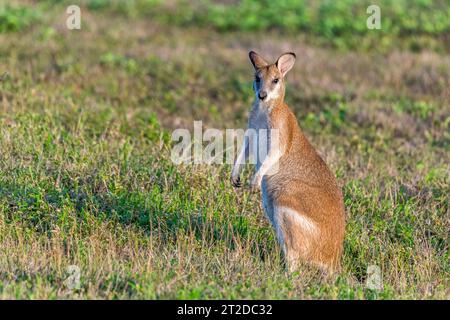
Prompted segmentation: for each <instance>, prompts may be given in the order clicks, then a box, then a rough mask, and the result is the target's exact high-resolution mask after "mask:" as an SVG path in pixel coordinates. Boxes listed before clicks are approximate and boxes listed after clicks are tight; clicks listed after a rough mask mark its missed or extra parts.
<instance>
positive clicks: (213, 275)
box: [0, 1, 450, 299]
mask: <svg viewBox="0 0 450 320" xmlns="http://www.w3.org/2000/svg"><path fill="white" fill-rule="evenodd" d="M52 3H56V2H55V1H53V2H52V1H48V2H45V3H43V4H40V5H38V6H37V7H36V8H31V7H28V6H27V4H26V3H25V2H19V3H17V4H15V5H14V6H11V8H13V7H14V8H22V9H20V10H24V11H25V12H34V11H36V12H41V13H42V14H40V15H39V18H38V20H36V21H34V22H32V23H31V22H30V24H28V23H26V24H24V27H20V28H13V29H11V28H9V29H8V30H6V29H2V28H4V26H5V24H3V22H2V23H0V30H2V32H3V31H5V33H3V34H2V35H1V37H0V74H3V73H4V72H7V75H6V76H4V77H3V79H2V81H1V82H0V151H1V154H0V248H2V249H1V250H0V298H17V299H22V298H26V299H29V298H31V299H42V298H44V299H47V298H50V299H57V298H82V299H92V298H101V299H111V298H116V299H120V298H132V299H144V298H146V299H161V298H180V299H181V298H184V299H198V298H211V299H215V298H226V299H228V298H236V299H242V298H250V299H257V298H269V299H281V298H288V299H311V298H319V299H325V298H326V299H407V298H412V299H439V298H448V286H449V271H450V270H449V264H448V259H449V256H448V253H449V250H448V249H449V243H448V239H449V238H448V231H449V229H448V219H449V214H448V213H449V201H448V194H449V193H450V183H449V163H450V156H449V154H450V152H449V151H450V150H449V148H450V144H449V142H450V135H449V130H448V129H449V125H450V101H449V96H448V88H449V87H450V71H449V68H448V65H449V61H450V56H449V55H448V53H446V52H445V51H439V50H438V51H436V50H434V48H426V47H424V48H423V52H415V51H412V50H409V48H408V47H407V46H406V47H403V46H401V45H400V44H399V47H395V46H394V47H393V48H392V49H388V50H387V51H386V52H384V53H380V52H379V51H378V50H371V49H367V50H369V51H366V52H360V51H358V50H356V51H350V49H351V47H347V50H345V51H341V50H337V49H336V47H333V46H331V47H330V46H320V45H318V44H320V39H321V38H322V37H324V34H320V32H319V33H318V34H316V33H315V32H313V31H311V33H310V36H311V37H312V39H313V40H314V39H319V40H318V41H317V42H316V41H312V42H307V43H303V42H300V41H298V37H297V36H296V35H293V34H292V33H289V32H286V34H283V33H281V34H280V31H283V30H285V29H284V28H287V29H286V30H288V29H289V28H290V27H289V26H285V27H284V26H280V30H278V31H276V30H275V31H267V32H258V30H260V29H253V28H244V27H243V26H237V27H227V28H221V27H218V26H216V25H214V23H215V22H214V21H213V22H207V23H212V24H213V25H214V26H215V27H214V28H213V29H212V30H210V29H208V30H202V29H201V28H198V27H199V26H202V24H197V22H195V21H197V20H195V19H194V18H193V20H192V21H194V22H192V23H188V25H187V27H186V25H185V24H184V22H182V21H181V22H180V23H178V22H175V23H172V22H171V21H169V23H167V22H165V21H159V20H157V21H154V20H152V19H147V18H145V14H144V13H145V12H146V11H145V10H146V8H147V9H149V10H150V9H152V8H155V6H156V5H157V4H154V3H153V2H146V1H135V2H134V3H133V4H132V5H126V6H125V5H124V4H123V3H120V2H117V3H116V4H117V5H112V6H105V5H104V1H87V2H85V5H86V6H85V7H83V9H82V17H83V18H82V19H83V20H82V30H79V31H69V30H67V29H66V28H65V20H64V15H62V12H64V6H63V5H57V6H55V7H52V6H51V5H50V4H52ZM249 3H250V2H248V1H244V2H243V3H242V4H240V5H237V6H242V8H245V6H248V5H249ZM292 3H294V2H292ZM296 3H299V5H301V4H302V3H303V2H301V1H300V2H296ZM324 3H325V2H324ZM344 3H350V2H344ZM400 3H401V4H400V5H403V4H402V2H400ZM436 3H437V4H439V3H440V2H436ZM442 3H443V2H442ZM201 5H202V6H206V8H216V7H217V6H216V5H214V6H212V5H211V4H209V2H202V4H201ZM286 5H291V2H289V1H286ZM323 5H325V4H323ZM329 5H332V4H330V3H329ZM400 5H399V6H400ZM242 8H241V7H239V8H238V9H237V10H238V11H237V13H236V14H242V15H244V16H245V17H247V14H246V13H245V12H247V11H248V10H249V9H245V10H247V11H242V12H244V13H240V12H241V11H239V10H244V9H242ZM396 8H397V7H395V8H391V9H389V10H397V9H396ZM414 8H415V7H414ZM8 10H10V9H8ZM14 10H16V9H14ZM14 10H13V11H14ZM61 10H62V11H61ZM161 10H162V9H161ZM208 10H209V9H208ZM211 10H218V9H211ZM223 10H225V14H224V19H225V18H226V17H227V14H229V13H228V11H227V10H229V9H227V8H225V9H223ZM230 10H231V9H230ZM258 10H259V9H258ZM271 10H278V9H276V8H271ZM311 10H313V9H311ZM314 10H316V9H314ZM314 10H313V12H318V11H314ZM414 10H416V9H414ZM8 12H9V11H8ZM8 14H9V13H8ZM186 14H187V13H186ZM196 14H199V13H196ZM330 14H331V13H330ZM0 16H1V15H0ZM194 16H195V14H194ZM272 16H273V17H274V18H273V19H275V18H276V15H275V13H274V14H270V17H272ZM338 16H339V15H337V17H338ZM182 18H183V16H181V17H180V19H182ZM203 19H213V16H211V17H210V16H208V17H203ZM249 19H250V17H249ZM336 19H337V18H336ZM0 21H3V20H1V19H0ZM189 21H191V20H189ZM288 21H290V20H288ZM205 23H206V22H205ZM242 23H244V22H242ZM283 23H288V22H283ZM292 23H294V22H292ZM295 23H297V22H295ZM181 26H182V27H181ZM264 28H266V27H264ZM267 28H269V29H270V28H271V27H270V26H268V27H267ZM295 28H297V26H296V25H295ZM295 28H294V29H295ZM298 28H300V30H303V29H302V28H303V27H302V26H299V27H298ZM305 28H306V27H305ZM311 28H319V25H317V24H316V23H314V24H313V25H312V27H311ZM345 28H347V27H345ZM345 28H344V29H345ZM349 28H352V27H351V26H350V27H349ZM345 30H347V29H345ZM349 30H352V29H349ZM6 31H7V32H6ZM416 31H417V30H415V29H413V30H412V31H411V33H414V34H415V33H416ZM302 32H305V33H306V34H308V33H309V32H310V31H308V30H304V31H302ZM347 32H350V31H348V30H347V31H343V34H342V39H344V41H351V40H345V39H350V38H349V37H348V33H347ZM419 33H420V32H419ZM361 36H363V35H361ZM389 36H392V37H407V35H406V34H405V35H403V33H402V32H399V33H398V34H394V35H389ZM424 37H425V38H426V39H428V40H430V41H433V42H436V43H437V46H438V47H444V46H445V45H444V41H443V40H441V39H440V38H439V36H438V35H436V34H435V33H433V32H429V33H427V34H424ZM250 49H254V50H256V51H258V52H261V53H263V54H264V55H265V56H268V57H272V58H273V59H274V58H276V56H277V55H278V54H280V53H281V52H282V51H285V50H292V51H294V52H296V53H297V56H298V60H297V64H296V65H295V67H294V69H293V70H292V71H291V73H290V74H289V75H288V80H287V81H288V88H287V96H286V100H287V102H288V103H289V105H290V106H291V108H292V109H293V111H294V112H295V114H296V115H297V118H298V119H299V122H300V124H301V126H302V128H303V130H304V131H305V133H306V134H307V135H308V137H310V139H311V142H312V143H313V144H314V146H315V147H316V148H317V149H318V150H319V152H320V153H321V154H322V155H323V157H324V159H325V160H326V162H327V163H328V164H329V166H330V168H331V169H332V171H333V172H335V173H336V176H337V178H338V181H339V184H340V185H341V186H342V188H343V192H344V201H345V206H346V212H347V223H348V224H347V229H346V237H345V248H344V256H343V260H342V265H343V270H342V272H341V273H340V274H338V275H336V276H333V277H330V278H323V277H322V276H321V275H320V274H318V273H317V272H316V270H312V269H305V270H302V271H301V272H299V273H294V274H289V273H287V272H286V270H285V267H284V263H283V259H282V256H281V253H280V249H279V247H278V245H277V243H276V240H275V236H274V232H273V230H272V228H271V226H270V225H269V223H268V222H267V220H266V218H265V217H264V214H263V211H262V208H261V205H260V196H259V195H258V194H255V193H251V192H250V191H249V190H248V188H244V189H243V190H235V189H233V188H232V186H231V184H230V183H229V174H230V168H229V166H227V165H214V166H209V165H196V166H194V165H184V166H177V165H175V164H173V163H172V162H171V160H170V151H171V146H172V142H171V141H170V134H171V131H172V130H173V129H175V128H178V127H187V128H191V127H192V122H193V121H194V120H203V122H204V126H205V127H215V128H223V129H225V128H243V127H244V126H245V122H246V117H247V115H248V110H249V107H250V104H251V101H252V91H251V81H252V68H251V65H250V62H249V61H248V57H247V52H248V51H249V50H250ZM245 177H248V172H247V174H246V175H245ZM70 265H76V266H78V267H79V268H80V270H81V283H80V286H79V288H75V289H74V290H70V289H69V288H68V287H67V285H66V280H67V277H68V275H69V274H68V267H69V266H70ZM369 265H377V266H379V267H380V268H381V270H382V273H383V289H382V290H381V291H373V290H369V289H367V288H366V286H365V281H366V278H367V267H368V266H369Z"/></svg>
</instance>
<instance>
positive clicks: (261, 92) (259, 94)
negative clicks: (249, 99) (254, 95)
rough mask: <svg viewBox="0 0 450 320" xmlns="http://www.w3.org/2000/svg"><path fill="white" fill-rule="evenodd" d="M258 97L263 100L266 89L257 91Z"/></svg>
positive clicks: (265, 95)
mask: <svg viewBox="0 0 450 320" xmlns="http://www.w3.org/2000/svg"><path fill="white" fill-rule="evenodd" d="M258 97H259V98H260V99H261V100H264V99H265V98H266V97H267V92H266V91H260V92H259V93H258Z"/></svg>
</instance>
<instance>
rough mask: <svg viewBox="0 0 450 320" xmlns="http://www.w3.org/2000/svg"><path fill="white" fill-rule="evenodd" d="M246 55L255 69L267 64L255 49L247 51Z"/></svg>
mask: <svg viewBox="0 0 450 320" xmlns="http://www.w3.org/2000/svg"><path fill="white" fill-rule="evenodd" d="M248 57H249V58H250V61H251V62H252V64H253V67H255V70H258V69H261V68H262V67H265V66H267V65H268V63H267V61H266V60H264V59H263V57H261V56H260V55H259V54H257V53H256V52H255V51H250V52H249V53H248Z"/></svg>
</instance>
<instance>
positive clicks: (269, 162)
mask: <svg viewBox="0 0 450 320" xmlns="http://www.w3.org/2000/svg"><path fill="white" fill-rule="evenodd" d="M249 57H250V61H251V62H252V64H253V66H254V69H255V79H254V82H253V89H254V91H255V95H256V97H255V102H254V103H253V107H252V110H251V112H250V116H249V120H248V128H249V129H254V130H255V131H257V132H258V131H259V130H260V129H267V130H269V131H275V132H277V143H274V141H271V140H270V138H269V139H268V151H267V156H266V157H265V158H264V159H261V161H260V160H259V159H258V161H257V164H256V170H255V174H254V176H253V178H252V180H251V186H252V187H253V188H257V189H259V188H260V189H261V191H262V202H263V207H264V211H265V213H266V215H267V217H268V218H269V220H270V222H271V223H272V225H273V227H274V228H275V231H276V235H277V239H278V241H279V243H280V245H281V247H282V250H283V253H284V256H285V260H286V263H287V266H288V268H289V270H296V269H297V268H298V266H299V263H302V262H306V263H312V264H314V265H316V266H319V267H320V268H321V269H324V270H325V271H327V272H333V271H336V270H339V268H340V257H341V254H342V244H343V239H344V229H345V210H344V204H343V199H342V193H341V190H340V189H339V187H338V185H337V182H336V180H335V177H334V175H333V174H332V173H331V171H330V170H329V169H328V167H327V165H326V164H325V162H324V161H323V160H322V159H321V158H320V156H319V155H318V154H317V152H316V151H315V150H314V148H313V147H312V146H311V144H310V143H309V142H308V140H307V138H306V137H305V135H304V134H303V132H302V130H301V129H300V127H299V125H298V123H297V119H296V117H295V115H294V114H293V113H292V111H291V110H290V109H289V107H288V106H287V104H286V103H285V102H284V95H285V79H284V78H285V75H286V73H287V72H288V71H289V70H290V69H291V68H292V67H293V65H294V62H295V59H296V56H295V54H294V53H290V52H289V53H285V54H283V55H281V56H280V57H279V58H278V60H277V61H276V62H275V63H274V64H269V63H268V62H266V60H264V59H263V58H262V57H261V56H260V55H258V54H257V53H256V52H254V51H251V52H250V53H249ZM271 136H272V135H271ZM251 145H252V139H250V138H249V139H247V137H246V138H245V139H244V142H243V146H242V148H241V151H240V153H239V155H238V157H237V159H236V162H235V164H234V167H233V170H232V174H231V181H232V183H233V185H234V186H235V187H240V186H241V181H240V177H239V175H240V168H241V165H242V164H243V163H244V162H245V161H246V160H247V158H248V157H249V154H250V146H251ZM275 167H276V170H273V168H275Z"/></svg>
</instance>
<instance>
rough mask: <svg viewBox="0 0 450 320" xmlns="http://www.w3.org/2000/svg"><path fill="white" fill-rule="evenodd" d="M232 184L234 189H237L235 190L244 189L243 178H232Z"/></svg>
mask: <svg viewBox="0 0 450 320" xmlns="http://www.w3.org/2000/svg"><path fill="white" fill-rule="evenodd" d="M231 183H232V184H233V187H235V188H240V187H242V183H241V177H239V176H237V177H233V176H231Z"/></svg>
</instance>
